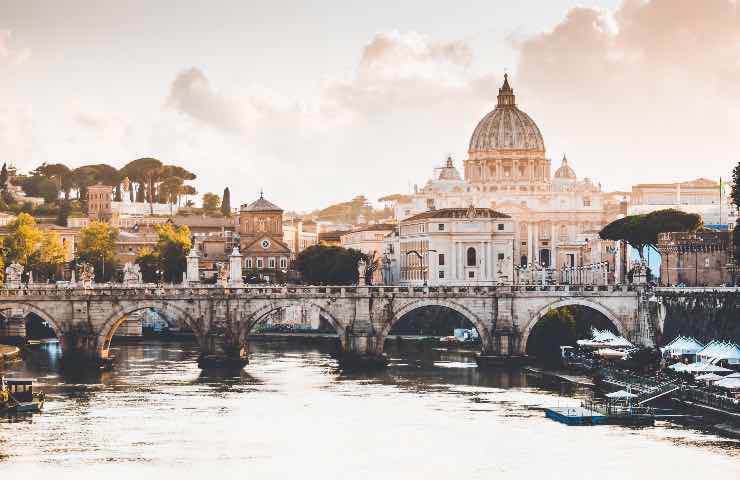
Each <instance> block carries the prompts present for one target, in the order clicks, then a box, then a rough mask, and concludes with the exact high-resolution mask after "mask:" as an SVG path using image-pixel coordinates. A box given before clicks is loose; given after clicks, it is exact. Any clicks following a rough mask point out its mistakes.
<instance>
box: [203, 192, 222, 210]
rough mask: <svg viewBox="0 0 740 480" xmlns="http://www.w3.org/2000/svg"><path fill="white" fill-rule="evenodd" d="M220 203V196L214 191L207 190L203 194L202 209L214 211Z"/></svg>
mask: <svg viewBox="0 0 740 480" xmlns="http://www.w3.org/2000/svg"><path fill="white" fill-rule="evenodd" d="M220 205H221V198H219V196H218V195H216V194H215V193H211V192H207V193H204V194H203V209H204V210H210V211H215V210H218V207H219V206H220Z"/></svg>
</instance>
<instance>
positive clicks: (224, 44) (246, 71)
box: [0, 0, 740, 211]
mask: <svg viewBox="0 0 740 480" xmlns="http://www.w3.org/2000/svg"><path fill="white" fill-rule="evenodd" d="M504 71H507V72H508V73H509V74H510V77H511V84H512V87H513V88H514V90H515V93H516V95H517V103H518V105H519V107H520V108H521V109H522V110H524V111H525V112H527V113H528V114H529V115H530V116H531V117H532V118H533V119H534V121H535V122H536V123H537V124H538V125H539V127H540V129H541V131H542V133H543V136H544V140H545V146H546V148H547V156H548V157H549V158H551V159H552V164H553V167H554V168H557V166H558V165H559V164H560V160H561V158H562V157H563V155H564V154H565V155H567V157H568V160H569V163H570V164H571V166H572V167H573V168H574V170H575V171H576V173H577V174H578V176H579V177H589V178H592V179H594V180H595V181H597V182H601V183H602V185H603V187H604V189H606V190H628V189H629V188H630V186H631V185H633V184H636V183H648V182H674V181H686V180H692V179H694V178H697V177H705V178H710V179H713V180H718V179H719V177H720V176H722V177H724V178H729V175H730V172H731V170H732V168H733V166H734V165H735V164H736V163H737V162H738V160H740V154H739V153H738V152H740V94H738V90H739V88H738V85H740V16H739V15H738V4H737V2H736V1H734V0H704V1H702V2H696V1H695V0H653V1H643V0H626V1H624V2H621V1H618V0H602V1H597V0H593V1H588V0H587V1H579V2H576V1H567V0H547V1H539V2H537V1H518V2H490V1H489V2H484V1H479V2H478V1H475V2H474V1H459V2H454V3H452V2H450V3H446V4H440V3H436V2H432V3H429V2H422V1H420V0H412V1H406V2H384V1H377V2H373V3H372V4H368V3H367V2H354V1H342V2H339V1H324V2H286V1H271V2H249V1H220V2H196V1H178V2H174V1H157V2H145V1H138V0H137V1H126V2H119V1H97V2H92V1H75V0H70V1H65V2H49V1H46V2H41V1H33V0H32V1H28V0H24V1H16V0H5V1H3V2H2V5H0V162H8V163H12V164H14V165H15V166H16V167H18V168H19V169H20V170H22V171H26V170H29V169H32V168H35V167H36V166H38V165H40V164H41V163H42V162H44V161H46V162H49V163H66V164H68V165H70V166H79V165H82V164H89V163H108V164H111V165H113V166H116V167H121V166H123V165H124V164H126V163H127V162H129V161H131V160H133V159H136V158H139V157H145V156H152V157H156V158H158V159H160V160H162V161H163V162H165V163H174V164H179V165H182V166H184V167H186V168H188V169H189V170H191V171H193V172H194V173H196V174H197V175H198V179H197V180H196V181H195V182H194V183H195V185H196V187H197V188H198V191H199V194H202V193H204V192H207V191H212V192H214V193H217V194H219V195H221V193H222V192H223V189H224V187H227V186H228V187H229V188H230V190H231V198H232V205H234V206H236V205H239V204H242V203H249V202H251V201H253V200H255V199H256V198H257V197H258V196H259V192H260V189H264V191H265V197H266V198H268V199H269V200H270V201H272V202H273V203H276V204H278V205H280V206H281V207H282V208H284V209H286V210H298V211H305V210H312V209H315V208H321V207H324V206H327V205H329V204H331V203H336V202H340V201H346V200H349V199H350V198H352V196H354V195H360V194H364V195H366V196H367V197H368V198H369V199H371V200H373V201H374V200H377V198H379V197H381V196H383V195H386V194H391V193H405V192H408V191H409V190H410V189H411V188H413V185H414V184H418V185H419V186H422V185H423V183H424V182H426V181H427V180H428V178H429V177H430V176H431V173H432V169H433V168H434V167H435V166H438V165H440V164H442V162H443V161H444V158H446V156H447V155H448V154H449V155H452V156H453V158H454V159H455V164H456V166H457V167H458V168H462V162H463V160H464V159H465V158H466V156H467V148H468V141H469V139H470V135H471V133H472V131H473V129H474V128H475V125H476V124H477V122H478V121H479V120H480V119H481V118H482V117H483V115H485V114H486V113H487V112H488V111H490V110H492V109H493V108H494V106H495V97H496V93H497V91H498V87H499V86H500V84H501V82H502V80H503V73H504Z"/></svg>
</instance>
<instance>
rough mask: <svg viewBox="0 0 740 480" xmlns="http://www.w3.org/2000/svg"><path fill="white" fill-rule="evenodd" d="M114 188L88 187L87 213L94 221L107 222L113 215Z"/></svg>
mask: <svg viewBox="0 0 740 480" xmlns="http://www.w3.org/2000/svg"><path fill="white" fill-rule="evenodd" d="M112 203H113V187H111V186H110V185H102V184H98V185H90V186H89V187H87V213H88V215H89V216H90V218H92V219H94V220H102V221H107V220H110V218H111V216H112V215H113V209H112V208H111V204H112Z"/></svg>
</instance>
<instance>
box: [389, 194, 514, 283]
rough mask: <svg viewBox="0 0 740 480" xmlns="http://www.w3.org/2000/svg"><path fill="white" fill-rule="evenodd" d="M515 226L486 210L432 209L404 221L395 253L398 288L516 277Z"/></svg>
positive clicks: (492, 211)
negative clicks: (397, 266) (399, 286)
mask: <svg viewBox="0 0 740 480" xmlns="http://www.w3.org/2000/svg"><path fill="white" fill-rule="evenodd" d="M514 236H515V232H514V222H513V221H512V219H511V218H510V217H509V216H508V215H505V214H503V213H500V212H497V211H495V210H491V209H489V208H474V207H472V206H471V207H469V208H467V209H464V208H446V209H440V210H430V211H428V212H425V213H420V214H418V215H414V216H412V217H409V218H407V219H405V220H404V221H402V222H401V223H400V225H399V229H398V248H397V249H394V250H395V252H396V253H395V255H392V256H391V255H390V254H389V257H391V258H392V260H391V262H393V261H395V262H396V263H398V265H399V280H400V283H401V284H402V285H422V284H428V285H464V284H474V285H497V284H510V283H511V282H512V279H513V277H514V262H513V260H514V259H513V251H514Z"/></svg>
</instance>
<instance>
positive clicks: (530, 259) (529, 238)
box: [527, 222, 534, 263]
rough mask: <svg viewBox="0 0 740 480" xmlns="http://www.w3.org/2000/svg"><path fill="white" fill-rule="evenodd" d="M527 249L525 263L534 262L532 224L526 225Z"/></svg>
mask: <svg viewBox="0 0 740 480" xmlns="http://www.w3.org/2000/svg"><path fill="white" fill-rule="evenodd" d="M527 249H528V250H529V255H528V256H527V263H532V262H534V224H533V223H532V222H528V223H527Z"/></svg>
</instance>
